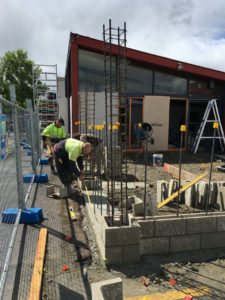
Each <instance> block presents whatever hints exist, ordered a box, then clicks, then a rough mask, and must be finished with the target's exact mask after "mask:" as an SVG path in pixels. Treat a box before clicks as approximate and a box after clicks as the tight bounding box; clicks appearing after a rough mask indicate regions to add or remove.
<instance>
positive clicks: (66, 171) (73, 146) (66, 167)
mask: <svg viewBox="0 0 225 300" xmlns="http://www.w3.org/2000/svg"><path fill="white" fill-rule="evenodd" d="M90 152H91V144H90V143H84V142H82V141H79V140H76V139H66V140H63V141H61V142H59V143H57V144H55V146H54V154H55V165H56V169H57V172H58V176H59V179H60V180H61V182H62V184H64V185H65V187H66V188H67V193H68V194H69V195H73V194H75V193H76V190H74V189H73V188H72V187H71V183H72V181H73V180H74V179H77V178H78V177H79V179H80V180H81V181H82V180H83V156H89V155H90ZM76 163H77V165H78V168H79V169H78V168H77V166H76ZM74 177H75V178H74Z"/></svg>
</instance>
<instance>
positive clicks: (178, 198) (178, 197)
mask: <svg viewBox="0 0 225 300" xmlns="http://www.w3.org/2000/svg"><path fill="white" fill-rule="evenodd" d="M184 131H185V125H182V126H181V128H180V132H181V134H180V156H179V177H178V195H177V218H178V216H179V202H180V188H181V184H180V181H181V161H182V147H183V137H184V135H183V133H184Z"/></svg>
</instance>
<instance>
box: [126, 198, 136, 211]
mask: <svg viewBox="0 0 225 300" xmlns="http://www.w3.org/2000/svg"><path fill="white" fill-rule="evenodd" d="M135 197H136V196H135V195H132V196H130V197H128V198H127V208H128V209H131V208H132V204H134V203H135Z"/></svg>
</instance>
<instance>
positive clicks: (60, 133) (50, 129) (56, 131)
mask: <svg viewBox="0 0 225 300" xmlns="http://www.w3.org/2000/svg"><path fill="white" fill-rule="evenodd" d="M42 135H44V136H49V137H51V138H53V137H56V138H59V139H61V138H65V137H66V134H65V131H64V128H63V126H62V127H57V126H56V125H55V122H53V123H52V124H50V125H48V126H47V127H46V128H45V129H44V130H43V132H42Z"/></svg>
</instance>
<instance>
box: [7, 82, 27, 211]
mask: <svg viewBox="0 0 225 300" xmlns="http://www.w3.org/2000/svg"><path fill="white" fill-rule="evenodd" d="M10 94H11V100H12V102H13V103H14V104H15V105H16V92H15V86H14V85H11V86H10ZM12 111H13V122H14V124H13V125H14V126H13V128H14V139H15V155H16V178H17V192H18V207H19V208H20V209H22V210H24V209H26V204H25V201H24V189H23V174H22V163H21V162H22V157H21V151H20V139H19V122H18V114H17V109H16V107H13V109H12Z"/></svg>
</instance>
